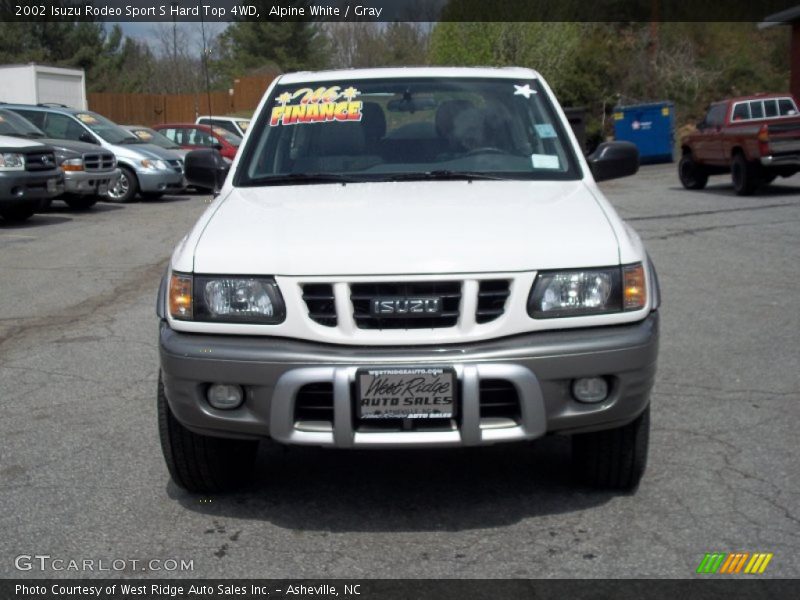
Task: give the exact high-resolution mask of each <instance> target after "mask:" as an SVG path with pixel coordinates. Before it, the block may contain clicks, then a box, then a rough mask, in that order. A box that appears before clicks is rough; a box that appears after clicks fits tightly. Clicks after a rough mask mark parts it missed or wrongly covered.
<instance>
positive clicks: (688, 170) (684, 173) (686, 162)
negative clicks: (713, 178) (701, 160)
mask: <svg viewBox="0 0 800 600" xmlns="http://www.w3.org/2000/svg"><path fill="white" fill-rule="evenodd" d="M678 177H680V180H681V183H682V184H683V187H685V188H686V189H687V190H702V189H703V188H704V187H706V184H707V183H708V173H707V172H706V170H705V169H704V168H703V167H702V166H700V165H698V164H697V163H696V162H694V159H693V158H692V155H691V154H684V155H683V156H682V157H681V161H680V162H679V163H678Z"/></svg>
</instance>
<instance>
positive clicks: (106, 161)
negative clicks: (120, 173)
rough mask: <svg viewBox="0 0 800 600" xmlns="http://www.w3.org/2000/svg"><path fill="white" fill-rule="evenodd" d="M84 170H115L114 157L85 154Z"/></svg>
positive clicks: (111, 155)
mask: <svg viewBox="0 0 800 600" xmlns="http://www.w3.org/2000/svg"><path fill="white" fill-rule="evenodd" d="M83 168H84V169H86V170H87V171H110V170H111V169H113V168H114V155H113V154H84V155H83Z"/></svg>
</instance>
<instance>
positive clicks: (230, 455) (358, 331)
mask: <svg viewBox="0 0 800 600" xmlns="http://www.w3.org/2000/svg"><path fill="white" fill-rule="evenodd" d="M320 90H321V92H320ZM266 94H267V95H266V98H265V100H264V101H263V102H262V105H261V106H262V108H261V109H260V110H259V112H258V114H257V115H256V117H255V124H254V127H253V131H252V132H251V133H250V134H249V135H248V138H247V141H246V143H245V147H244V148H242V151H241V152H240V153H239V155H238V157H237V159H236V160H235V161H234V164H233V166H232V167H231V171H230V173H229V174H228V175H227V177H226V176H225V170H226V169H225V168H224V166H222V165H220V163H219V161H218V160H217V158H216V156H215V153H214V152H213V151H209V150H196V151H194V152H191V153H189V154H188V155H187V157H186V174H187V178H188V179H189V181H190V182H192V183H196V184H199V185H202V186H205V187H214V186H216V187H217V188H218V189H220V188H221V189H220V192H219V195H218V196H217V198H216V200H215V201H214V202H213V203H212V204H211V206H210V207H209V208H208V210H207V211H206V212H205V214H204V215H202V216H201V217H200V219H199V220H198V222H197V224H196V225H195V226H194V228H193V229H192V230H191V231H190V232H189V234H188V235H187V236H186V237H185V238H184V239H183V240H182V241H181V243H180V244H179V245H178V247H177V248H176V249H175V251H174V253H173V254H172V258H171V261H170V263H169V267H168V271H167V273H166V274H165V276H164V279H163V281H162V284H161V288H160V291H159V296H158V301H157V312H158V315H159V317H160V320H161V321H160V373H159V384H158V396H157V397H158V410H159V429H160V435H161V443H162V448H163V451H164V457H165V460H166V463H167V466H168V468H169V471H170V474H171V476H172V478H173V479H174V481H175V482H176V483H177V484H178V485H180V486H182V487H184V488H187V489H190V490H195V491H211V490H219V489H224V488H226V487H229V486H232V485H235V484H237V483H241V482H242V481H245V480H246V479H247V477H248V475H249V472H250V470H251V467H252V465H253V460H254V457H255V455H256V445H257V443H258V440H260V439H264V438H271V439H272V440H273V441H275V442H278V443H281V444H299V445H312V446H324V447H336V448H373V449H380V448H415V447H416V448H419V447H423V448H440V447H452V446H480V445H491V444H496V443H501V442H512V441H526V440H533V439H536V438H539V437H542V436H544V435H547V434H556V433H559V434H564V435H569V436H571V437H572V448H573V458H574V461H575V466H576V468H577V472H578V473H579V474H580V475H581V476H582V477H584V479H585V481H587V482H589V483H591V484H594V485H598V486H601V487H610V488H624V489H631V488H633V487H635V486H636V484H637V482H638V481H639V478H640V476H641V474H642V472H643V470H644V468H645V463H646V459H647V440H648V431H649V414H650V412H649V402H650V399H649V398H650V389H651V386H652V385H653V381H654V377H655V371H656V360H657V354H658V330H659V327H658V322H659V313H658V307H659V302H660V295H659V289H658V283H657V279H656V274H655V270H654V268H653V264H652V262H651V261H650V259H649V257H648V255H647V252H646V251H645V247H644V245H643V243H642V241H641V239H640V238H639V236H638V235H637V234H636V232H635V231H634V230H633V229H632V228H631V227H630V226H629V225H627V224H626V223H624V222H623V221H622V219H621V218H620V217H619V216H618V215H617V213H616V211H615V210H614V208H613V206H612V205H611V204H610V203H609V202H608V200H606V198H605V197H604V195H603V193H602V191H601V190H600V189H599V188H598V187H597V185H596V184H595V181H596V180H602V179H611V178H614V177H621V176H624V175H631V174H633V173H635V172H636V171H637V169H638V166H639V163H638V152H637V150H636V147H635V146H634V145H633V144H630V143H627V142H608V143H604V144H601V145H600V146H599V147H598V149H597V150H596V152H595V153H594V154H592V155H590V156H589V157H588V158H587V159H585V158H584V156H583V153H582V152H581V149H580V147H579V146H578V144H577V142H576V141H575V137H574V136H573V135H572V134H571V133H570V131H569V123H568V121H567V119H566V118H565V116H564V113H563V111H562V110H561V108H560V106H559V104H558V102H557V101H556V99H555V97H554V95H553V93H552V91H551V90H550V88H549V87H548V85H547V83H545V81H544V80H543V79H542V77H541V76H540V75H539V74H538V73H536V72H535V71H533V70H530V69H521V68H502V69H494V68H473V69H464V68H450V69H448V68H402V69H364V70H342V71H328V72H321V73H309V72H305V73H295V74H286V75H281V76H280V77H279V78H277V79H276V81H275V82H274V83H273V84H272V85H271V86H270V88H269V89H268V90H267V93H266ZM223 178H224V180H223ZM432 460H434V459H432Z"/></svg>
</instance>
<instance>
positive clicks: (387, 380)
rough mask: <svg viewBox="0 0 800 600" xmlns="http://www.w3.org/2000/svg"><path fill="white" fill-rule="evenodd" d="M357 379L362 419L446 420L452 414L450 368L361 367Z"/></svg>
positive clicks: (452, 394) (452, 378)
mask: <svg viewBox="0 0 800 600" xmlns="http://www.w3.org/2000/svg"><path fill="white" fill-rule="evenodd" d="M357 381H358V395H357V399H356V402H357V405H358V406H357V410H358V416H359V417H360V418H362V419H431V418H434V419H440V418H444V419H446V418H451V417H453V416H454V415H455V413H456V403H455V372H454V371H453V370H452V369H445V368H419V369H413V368H410V369H365V370H360V371H359V372H358V377H357Z"/></svg>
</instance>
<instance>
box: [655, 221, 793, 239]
mask: <svg viewBox="0 0 800 600" xmlns="http://www.w3.org/2000/svg"><path fill="white" fill-rule="evenodd" d="M797 222H800V219H789V220H783V221H761V222H758V223H734V224H733V225H710V226H708V227H687V228H684V229H679V230H677V231H671V232H669V233H665V234H663V235H651V236H648V235H642V239H644V240H648V241H649V240H669V239H672V238H676V237H684V236H689V235H695V234H696V233H707V232H709V231H718V230H722V229H736V228H738V227H758V226H759V225H785V224H786V223H797ZM641 231H646V230H641Z"/></svg>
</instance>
